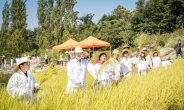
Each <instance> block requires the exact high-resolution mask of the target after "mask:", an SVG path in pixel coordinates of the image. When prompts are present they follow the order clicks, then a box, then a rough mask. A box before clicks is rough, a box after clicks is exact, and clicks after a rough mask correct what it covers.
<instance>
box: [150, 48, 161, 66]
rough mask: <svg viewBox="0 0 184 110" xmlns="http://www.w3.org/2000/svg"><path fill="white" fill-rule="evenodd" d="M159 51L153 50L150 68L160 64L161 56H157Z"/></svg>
mask: <svg viewBox="0 0 184 110" xmlns="http://www.w3.org/2000/svg"><path fill="white" fill-rule="evenodd" d="M159 53H160V52H159V51H155V52H153V58H152V59H151V65H150V66H151V68H157V67H159V66H160V65H161V58H160V57H159Z"/></svg>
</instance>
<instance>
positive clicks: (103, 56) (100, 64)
mask: <svg viewBox="0 0 184 110" xmlns="http://www.w3.org/2000/svg"><path fill="white" fill-rule="evenodd" d="M108 58H109V56H108V53H105V52H102V53H100V54H98V55H97V56H96V61H97V63H96V64H95V69H96V72H97V75H98V82H99V83H101V84H102V86H103V87H109V86H110V85H111V84H112V81H111V76H112V73H111V72H110V71H109V69H108V66H107V65H106V64H104V62H105V61H107V59H108Z"/></svg>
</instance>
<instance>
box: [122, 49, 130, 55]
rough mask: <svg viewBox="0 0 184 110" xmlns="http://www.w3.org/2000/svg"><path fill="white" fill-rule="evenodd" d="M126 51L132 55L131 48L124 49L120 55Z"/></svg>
mask: <svg viewBox="0 0 184 110" xmlns="http://www.w3.org/2000/svg"><path fill="white" fill-rule="evenodd" d="M125 52H128V55H130V54H131V53H132V51H131V50H128V49H123V51H122V52H121V55H120V56H122V55H123V54H124V53H125Z"/></svg>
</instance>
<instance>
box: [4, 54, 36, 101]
mask: <svg viewBox="0 0 184 110" xmlns="http://www.w3.org/2000/svg"><path fill="white" fill-rule="evenodd" d="M29 69H30V60H29V59H28V58H27V57H21V58H20V59H18V62H17V66H15V67H14V68H13V72H14V74H13V75H12V76H11V77H10V79H9V81H8V85H7V88H6V90H7V91H8V94H9V95H11V96H12V97H13V98H15V97H18V98H21V99H22V100H25V101H26V102H30V101H31V100H32V101H35V95H34V93H36V92H37V91H38V88H39V84H37V83H36V82H35V79H34V77H33V75H32V74H31V72H30V71H29Z"/></svg>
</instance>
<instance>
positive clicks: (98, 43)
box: [79, 36, 111, 48]
mask: <svg viewBox="0 0 184 110" xmlns="http://www.w3.org/2000/svg"><path fill="white" fill-rule="evenodd" d="M110 45H111V44H110V43H108V42H105V41H102V40H99V39H97V38H95V37H92V36H89V37H88V38H86V39H84V40H83V41H81V42H80V43H79V46H81V47H82V48H95V47H108V46H110Z"/></svg>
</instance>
